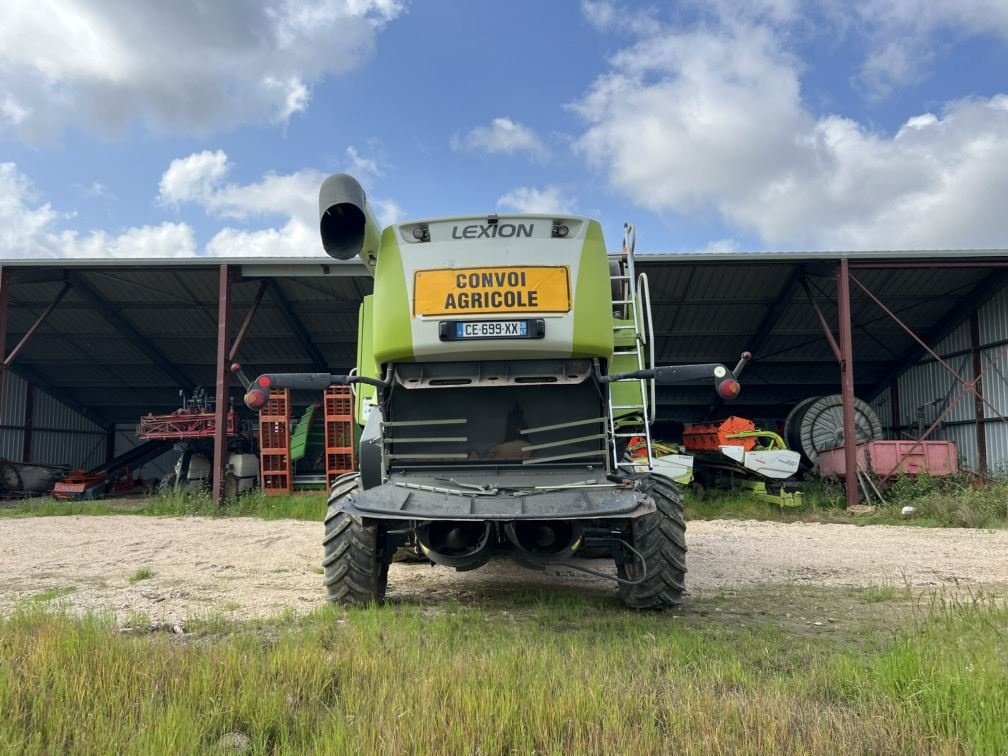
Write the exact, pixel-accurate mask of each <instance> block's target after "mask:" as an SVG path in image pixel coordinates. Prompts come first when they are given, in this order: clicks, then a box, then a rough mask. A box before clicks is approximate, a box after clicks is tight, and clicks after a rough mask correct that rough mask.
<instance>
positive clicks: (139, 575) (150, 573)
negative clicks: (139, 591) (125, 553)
mask: <svg viewBox="0 0 1008 756" xmlns="http://www.w3.org/2000/svg"><path fill="white" fill-rule="evenodd" d="M154 574H155V573H154V570H152V569H151V568H150V567H141V568H139V569H138V570H137V571H136V572H134V573H133V574H132V575H130V576H129V578H128V579H127V580H128V582H129V584H130V585H133V584H134V583H139V582H140V581H141V580H149V579H150V578H152V577H154Z"/></svg>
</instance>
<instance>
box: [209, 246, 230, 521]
mask: <svg viewBox="0 0 1008 756" xmlns="http://www.w3.org/2000/svg"><path fill="white" fill-rule="evenodd" d="M231 281H232V271H231V268H230V266H228V265H221V266H220V281H219V287H218V290H217V396H216V403H215V405H214V442H213V446H214V456H213V500H214V503H215V504H220V503H221V502H222V501H223V499H224V476H225V471H226V465H227V459H226V456H227V413H228V403H229V401H228V399H229V393H230V384H231V361H230V360H229V359H228V351H229V348H230V344H231V338H230V334H229V333H228V331H229V327H230V322H231Z"/></svg>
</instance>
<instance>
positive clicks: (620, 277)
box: [609, 276, 630, 281]
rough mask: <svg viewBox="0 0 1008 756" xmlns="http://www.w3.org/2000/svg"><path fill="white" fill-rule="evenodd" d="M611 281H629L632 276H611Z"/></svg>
mask: <svg viewBox="0 0 1008 756" xmlns="http://www.w3.org/2000/svg"><path fill="white" fill-rule="evenodd" d="M609 280H610V281H629V280H630V276H609Z"/></svg>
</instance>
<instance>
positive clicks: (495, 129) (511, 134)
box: [451, 118, 546, 158]
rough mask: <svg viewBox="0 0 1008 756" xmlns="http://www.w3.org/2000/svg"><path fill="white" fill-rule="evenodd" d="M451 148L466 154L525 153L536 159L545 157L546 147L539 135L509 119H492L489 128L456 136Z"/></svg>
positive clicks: (484, 127)
mask: <svg viewBox="0 0 1008 756" xmlns="http://www.w3.org/2000/svg"><path fill="white" fill-rule="evenodd" d="M451 146H452V149H454V150H464V151H468V152H486V153H490V154H494V153H503V154H505V155H511V154H514V153H517V152H525V153H528V154H529V155H531V156H532V157H536V158H542V157H545V156H546V147H545V145H544V144H543V142H542V140H541V139H540V138H539V135H538V134H536V133H535V131H533V130H532V129H530V128H529V127H528V126H525V125H524V124H521V123H518V122H517V121H512V120H511V119H510V118H494V119H493V121H492V122H491V123H490V125H489V126H477V127H476V128H474V129H472V130H471V131H469V132H467V133H466V134H465V135H463V136H459V135H458V134H456V135H455V136H453V137H452V140H451Z"/></svg>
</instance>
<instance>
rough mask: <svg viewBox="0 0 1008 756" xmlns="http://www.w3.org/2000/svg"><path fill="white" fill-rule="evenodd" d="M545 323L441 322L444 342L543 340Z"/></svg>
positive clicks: (518, 321) (494, 321)
mask: <svg viewBox="0 0 1008 756" xmlns="http://www.w3.org/2000/svg"><path fill="white" fill-rule="evenodd" d="M545 330H546V328H545V323H544V322H543V320H542V319H536V320H469V321H466V320H457V321H454V322H449V321H441V327H440V332H441V340H442V341H469V340H473V339H541V338H543V336H544V335H545Z"/></svg>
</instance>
